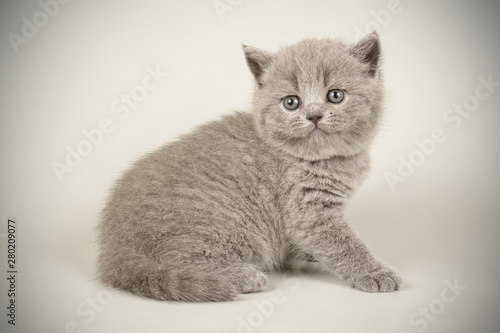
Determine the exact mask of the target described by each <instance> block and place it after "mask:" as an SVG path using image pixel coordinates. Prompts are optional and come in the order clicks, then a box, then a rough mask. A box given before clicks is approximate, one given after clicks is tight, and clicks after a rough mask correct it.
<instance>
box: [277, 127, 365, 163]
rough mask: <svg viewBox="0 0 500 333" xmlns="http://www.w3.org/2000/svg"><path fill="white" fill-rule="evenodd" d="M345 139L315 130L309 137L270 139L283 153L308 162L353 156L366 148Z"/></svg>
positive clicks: (336, 134)
mask: <svg viewBox="0 0 500 333" xmlns="http://www.w3.org/2000/svg"><path fill="white" fill-rule="evenodd" d="M343 137H344V136H343V135H342V134H341V133H333V134H330V133H326V132H324V131H322V130H320V129H315V130H313V131H312V132H311V133H310V135H308V136H307V137H303V138H295V139H292V140H276V139H273V138H270V142H271V144H272V145H273V146H275V147H276V148H278V149H279V150H281V151H282V152H284V153H286V154H289V155H292V156H293V157H296V158H300V159H303V160H306V161H319V160H326V159H330V158H332V157H335V156H353V155H356V154H359V153H360V152H361V151H363V150H364V149H365V148H366V147H365V145H363V144H362V143H361V142H353V141H351V142H346V141H345V139H343Z"/></svg>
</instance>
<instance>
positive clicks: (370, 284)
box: [351, 267, 403, 293]
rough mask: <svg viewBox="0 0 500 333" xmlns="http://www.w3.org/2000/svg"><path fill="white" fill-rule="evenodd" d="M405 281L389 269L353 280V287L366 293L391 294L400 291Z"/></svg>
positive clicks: (382, 269)
mask: <svg viewBox="0 0 500 333" xmlns="http://www.w3.org/2000/svg"><path fill="white" fill-rule="evenodd" d="M402 282H403V281H402V280H401V278H400V277H399V276H398V275H397V274H396V272H395V271H394V270H393V269H391V268H388V267H385V268H381V269H379V270H376V271H375V272H371V273H368V274H366V275H362V276H360V277H359V278H355V279H353V281H352V282H351V284H352V286H353V287H354V288H356V289H360V290H363V291H366V292H370V293H375V292H390V291H394V290H398V289H399V286H400V285H401V283H402Z"/></svg>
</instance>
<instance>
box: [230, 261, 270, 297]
mask: <svg viewBox="0 0 500 333" xmlns="http://www.w3.org/2000/svg"><path fill="white" fill-rule="evenodd" d="M230 276H231V281H232V282H233V284H234V286H235V287H236V289H237V290H238V291H239V292H240V293H242V294H247V293H254V292H257V291H261V290H262V289H264V288H265V287H266V286H267V276H266V275H265V274H264V273H263V272H262V271H261V270H259V269H258V268H257V267H255V266H254V265H250V264H248V265H241V266H238V267H234V268H233V271H232V272H231V273H230Z"/></svg>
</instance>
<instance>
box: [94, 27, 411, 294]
mask: <svg viewBox="0 0 500 333" xmlns="http://www.w3.org/2000/svg"><path fill="white" fill-rule="evenodd" d="M243 50H244V53H245V57H246V61H247V64H248V66H249V68H250V71H251V72H252V74H253V76H254V77H255V81H256V87H255V92H254V97H253V103H252V109H251V112H235V113H233V114H231V115H227V116H224V117H222V119H220V120H217V121H213V122H210V123H208V124H206V125H203V126H201V127H199V128H197V129H195V130H194V131H193V132H191V133H190V134H187V135H184V136H182V137H181V138H180V139H179V140H177V141H175V142H171V143H169V144H166V145H165V146H163V147H162V148H160V149H158V150H157V151H154V152H152V153H150V154H148V155H146V156H145V157H144V158H142V159H140V160H139V161H138V162H136V163H135V164H134V165H133V166H132V167H131V168H130V169H129V170H128V171H127V172H126V173H125V174H124V175H123V176H122V177H121V178H120V179H119V180H118V181H117V182H116V184H115V186H114V188H113V190H112V193H111V195H110V197H109V200H108V202H107V204H106V207H105V208H104V210H103V213H102V220H101V222H100V225H99V243H100V256H99V264H98V267H99V273H100V276H101V279H102V280H103V281H105V282H107V283H109V284H110V285H112V286H114V287H117V288H121V289H124V290H128V291H130V292H132V293H135V294H137V295H141V296H145V297H151V298H155V299H159V300H168V301H225V300H231V299H233V298H235V296H237V295H238V294H239V293H250V292H256V291H259V290H262V289H264V288H265V287H266V283H267V275H266V274H267V273H269V272H271V271H276V270H280V269H283V267H285V265H286V263H287V262H288V261H289V260H290V259H292V258H297V257H298V258H313V259H314V261H317V262H318V263H319V264H321V265H322V266H323V267H324V268H325V269H327V270H328V271H330V272H332V273H333V274H336V275H337V276H339V277H341V278H342V279H344V280H346V281H347V282H348V283H349V284H350V285H352V286H353V287H355V288H358V289H360V290H363V291H367V292H389V291H393V290H397V289H398V287H399V285H400V284H401V279H400V278H399V277H398V275H397V274H396V273H395V272H394V270H392V269H391V268H389V267H388V266H386V265H385V264H383V263H382V262H380V261H379V260H377V259H375V258H374V256H373V255H372V254H371V253H370V251H369V250H368V248H367V247H366V246H365V244H363V242H362V241H361V240H360V239H359V238H358V237H357V235H356V234H355V233H354V232H353V231H352V230H351V228H350V226H349V224H348V223H347V221H346V220H345V219H344V216H343V209H344V205H345V204H346V202H347V201H348V199H349V197H350V196H351V194H352V193H353V191H354V189H355V188H356V187H357V186H358V185H359V184H360V183H361V181H362V180H363V178H364V177H365V176H366V174H367V172H368V168H369V154H368V149H369V146H370V143H371V141H372V139H373V137H374V135H375V132H376V130H377V127H378V124H379V122H380V118H381V113H382V106H381V103H382V100H383V84H382V79H381V76H380V73H379V63H380V42H379V37H378V35H377V34H376V33H372V34H370V35H368V36H366V37H365V38H364V39H362V40H361V41H359V42H357V43H355V44H352V45H348V44H345V43H343V42H341V41H338V40H331V39H306V40H303V41H301V42H299V43H297V44H295V45H292V46H288V47H284V48H282V49H280V50H279V51H278V52H276V53H269V52H265V51H262V50H260V49H257V48H254V47H250V46H245V45H244V46H243Z"/></svg>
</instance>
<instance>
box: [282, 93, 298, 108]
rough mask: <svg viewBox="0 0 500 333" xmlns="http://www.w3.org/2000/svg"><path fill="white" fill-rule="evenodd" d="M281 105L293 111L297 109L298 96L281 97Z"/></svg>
mask: <svg viewBox="0 0 500 333" xmlns="http://www.w3.org/2000/svg"><path fill="white" fill-rule="evenodd" d="M283 106H284V107H285V109H287V110H290V111H293V110H297V109H298V108H299V106H300V97H299V96H287V97H285V98H284V99H283Z"/></svg>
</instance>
